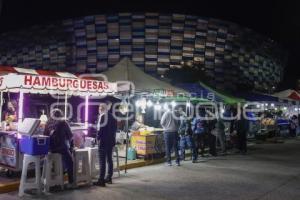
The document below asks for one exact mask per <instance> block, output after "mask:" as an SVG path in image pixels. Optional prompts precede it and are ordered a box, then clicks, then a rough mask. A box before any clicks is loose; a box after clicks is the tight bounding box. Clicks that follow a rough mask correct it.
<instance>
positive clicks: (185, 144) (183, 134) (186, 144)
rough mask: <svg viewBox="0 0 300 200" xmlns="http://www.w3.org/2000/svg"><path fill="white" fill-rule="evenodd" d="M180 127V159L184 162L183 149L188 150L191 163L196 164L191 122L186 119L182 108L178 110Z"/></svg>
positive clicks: (196, 154)
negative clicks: (190, 153) (190, 155)
mask: <svg viewBox="0 0 300 200" xmlns="http://www.w3.org/2000/svg"><path fill="white" fill-rule="evenodd" d="M179 114H180V125H179V129H178V134H179V137H180V142H179V146H180V158H181V160H185V149H187V148H189V149H190V150H191V152H192V162H193V163H196V161H197V157H198V152H197V151H196V147H195V142H194V139H193V131H192V127H191V120H189V119H188V117H187V116H186V114H185V112H184V111H183V109H182V107H180V108H179Z"/></svg>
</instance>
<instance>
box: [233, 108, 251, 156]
mask: <svg viewBox="0 0 300 200" xmlns="http://www.w3.org/2000/svg"><path fill="white" fill-rule="evenodd" d="M235 129H236V133H237V139H238V149H239V153H241V154H246V153H247V133H248V130H249V123H248V121H247V120H246V119H245V117H244V116H243V114H241V117H240V119H238V120H237V121H236V124H235Z"/></svg>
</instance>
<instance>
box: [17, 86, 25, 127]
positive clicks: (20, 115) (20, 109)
mask: <svg viewBox="0 0 300 200" xmlns="http://www.w3.org/2000/svg"><path fill="white" fill-rule="evenodd" d="M23 101H24V93H23V91H22V90H21V91H20V97H19V111H18V127H19V125H20V123H21V122H22V119H23Z"/></svg>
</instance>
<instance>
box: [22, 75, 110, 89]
mask: <svg viewBox="0 0 300 200" xmlns="http://www.w3.org/2000/svg"><path fill="white" fill-rule="evenodd" d="M24 86H34V87H36V86H38V87H39V86H40V87H43V88H44V87H47V88H59V89H70V90H84V91H85V90H96V91H104V90H107V89H109V83H108V82H104V81H97V80H85V79H71V78H58V77H49V76H31V75H25V77H24Z"/></svg>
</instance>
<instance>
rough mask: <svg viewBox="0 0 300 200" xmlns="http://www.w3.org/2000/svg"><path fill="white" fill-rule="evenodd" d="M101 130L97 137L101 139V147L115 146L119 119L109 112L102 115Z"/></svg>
mask: <svg viewBox="0 0 300 200" xmlns="http://www.w3.org/2000/svg"><path fill="white" fill-rule="evenodd" d="M100 124H101V126H100V130H99V131H98V133H97V139H98V140H100V147H113V146H115V145H116V132H117V120H116V119H115V118H114V117H113V115H112V114H111V113H110V112H108V113H106V114H104V115H103V116H102V117H101V121H100Z"/></svg>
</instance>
